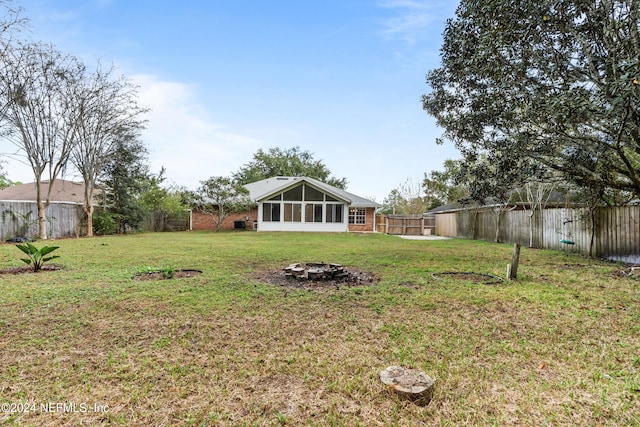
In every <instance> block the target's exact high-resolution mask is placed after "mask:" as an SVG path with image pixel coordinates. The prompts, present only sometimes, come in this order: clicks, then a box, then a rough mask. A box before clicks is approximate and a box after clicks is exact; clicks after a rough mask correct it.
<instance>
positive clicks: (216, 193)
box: [194, 176, 254, 231]
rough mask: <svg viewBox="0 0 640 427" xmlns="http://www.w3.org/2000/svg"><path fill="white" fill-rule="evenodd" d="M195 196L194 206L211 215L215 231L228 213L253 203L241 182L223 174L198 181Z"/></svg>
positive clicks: (219, 227) (251, 205) (240, 210)
mask: <svg viewBox="0 0 640 427" xmlns="http://www.w3.org/2000/svg"><path fill="white" fill-rule="evenodd" d="M195 196H196V197H195V200H194V203H195V207H196V208H197V209H198V210H199V211H201V212H204V213H207V214H209V215H211V219H212V221H213V222H214V224H215V226H216V231H220V229H221V228H222V223H223V221H224V219H225V218H226V217H227V216H229V214H230V213H233V212H244V211H247V210H248V209H250V208H251V207H253V205H254V203H253V202H252V201H251V199H250V198H249V191H248V190H247V189H246V188H245V187H244V185H243V184H240V183H238V182H237V181H235V180H234V179H232V178H227V177H223V176H212V177H211V178H209V179H206V180H204V181H200V188H198V191H197V192H196V195H195Z"/></svg>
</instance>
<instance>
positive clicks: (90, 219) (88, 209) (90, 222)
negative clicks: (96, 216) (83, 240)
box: [82, 204, 93, 237]
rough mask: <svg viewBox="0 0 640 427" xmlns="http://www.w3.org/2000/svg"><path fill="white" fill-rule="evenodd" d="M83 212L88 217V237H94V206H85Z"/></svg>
mask: <svg viewBox="0 0 640 427" xmlns="http://www.w3.org/2000/svg"><path fill="white" fill-rule="evenodd" d="M82 210H83V211H84V213H85V214H86V215H87V237H93V205H91V204H89V206H88V207H87V206H84V207H83V209H82Z"/></svg>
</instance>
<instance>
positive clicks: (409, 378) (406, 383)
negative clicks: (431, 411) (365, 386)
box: [379, 366, 434, 406]
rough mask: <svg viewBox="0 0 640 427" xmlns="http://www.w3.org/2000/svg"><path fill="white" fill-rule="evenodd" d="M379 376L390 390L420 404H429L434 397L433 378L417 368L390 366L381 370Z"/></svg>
mask: <svg viewBox="0 0 640 427" xmlns="http://www.w3.org/2000/svg"><path fill="white" fill-rule="evenodd" d="M379 377H380V381H382V383H383V384H385V385H388V386H389V390H393V391H394V392H395V393H396V394H397V395H398V396H400V397H402V398H404V399H408V400H411V401H413V402H414V403H416V404H418V405H422V406H426V405H428V404H429V402H430V401H431V398H432V397H433V384H434V381H433V379H431V377H429V376H428V375H427V374H425V373H424V372H422V371H419V370H417V369H408V368H403V367H401V366H389V367H388V368H387V369H385V370H384V371H380V374H379Z"/></svg>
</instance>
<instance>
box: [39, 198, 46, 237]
mask: <svg viewBox="0 0 640 427" xmlns="http://www.w3.org/2000/svg"><path fill="white" fill-rule="evenodd" d="M46 209H47V207H46V205H45V204H44V203H42V202H41V201H38V239H39V240H47V216H46V212H45V211H46Z"/></svg>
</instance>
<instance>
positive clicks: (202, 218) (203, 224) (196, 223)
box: [191, 208, 258, 231]
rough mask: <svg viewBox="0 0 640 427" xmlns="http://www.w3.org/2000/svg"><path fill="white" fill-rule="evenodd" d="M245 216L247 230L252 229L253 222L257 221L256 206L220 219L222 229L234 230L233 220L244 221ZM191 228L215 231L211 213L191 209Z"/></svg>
mask: <svg viewBox="0 0 640 427" xmlns="http://www.w3.org/2000/svg"><path fill="white" fill-rule="evenodd" d="M246 217H249V220H248V221H246V226H247V230H253V223H254V222H258V208H256V209H254V210H252V211H250V212H242V213H232V214H229V216H227V217H226V218H225V219H224V221H222V230H234V225H235V224H234V221H244V220H245V218H246ZM191 229H192V230H193V231H215V230H216V225H215V223H214V222H213V218H212V217H211V215H209V214H206V213H202V212H199V211H195V210H194V211H193V214H192V217H191Z"/></svg>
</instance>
